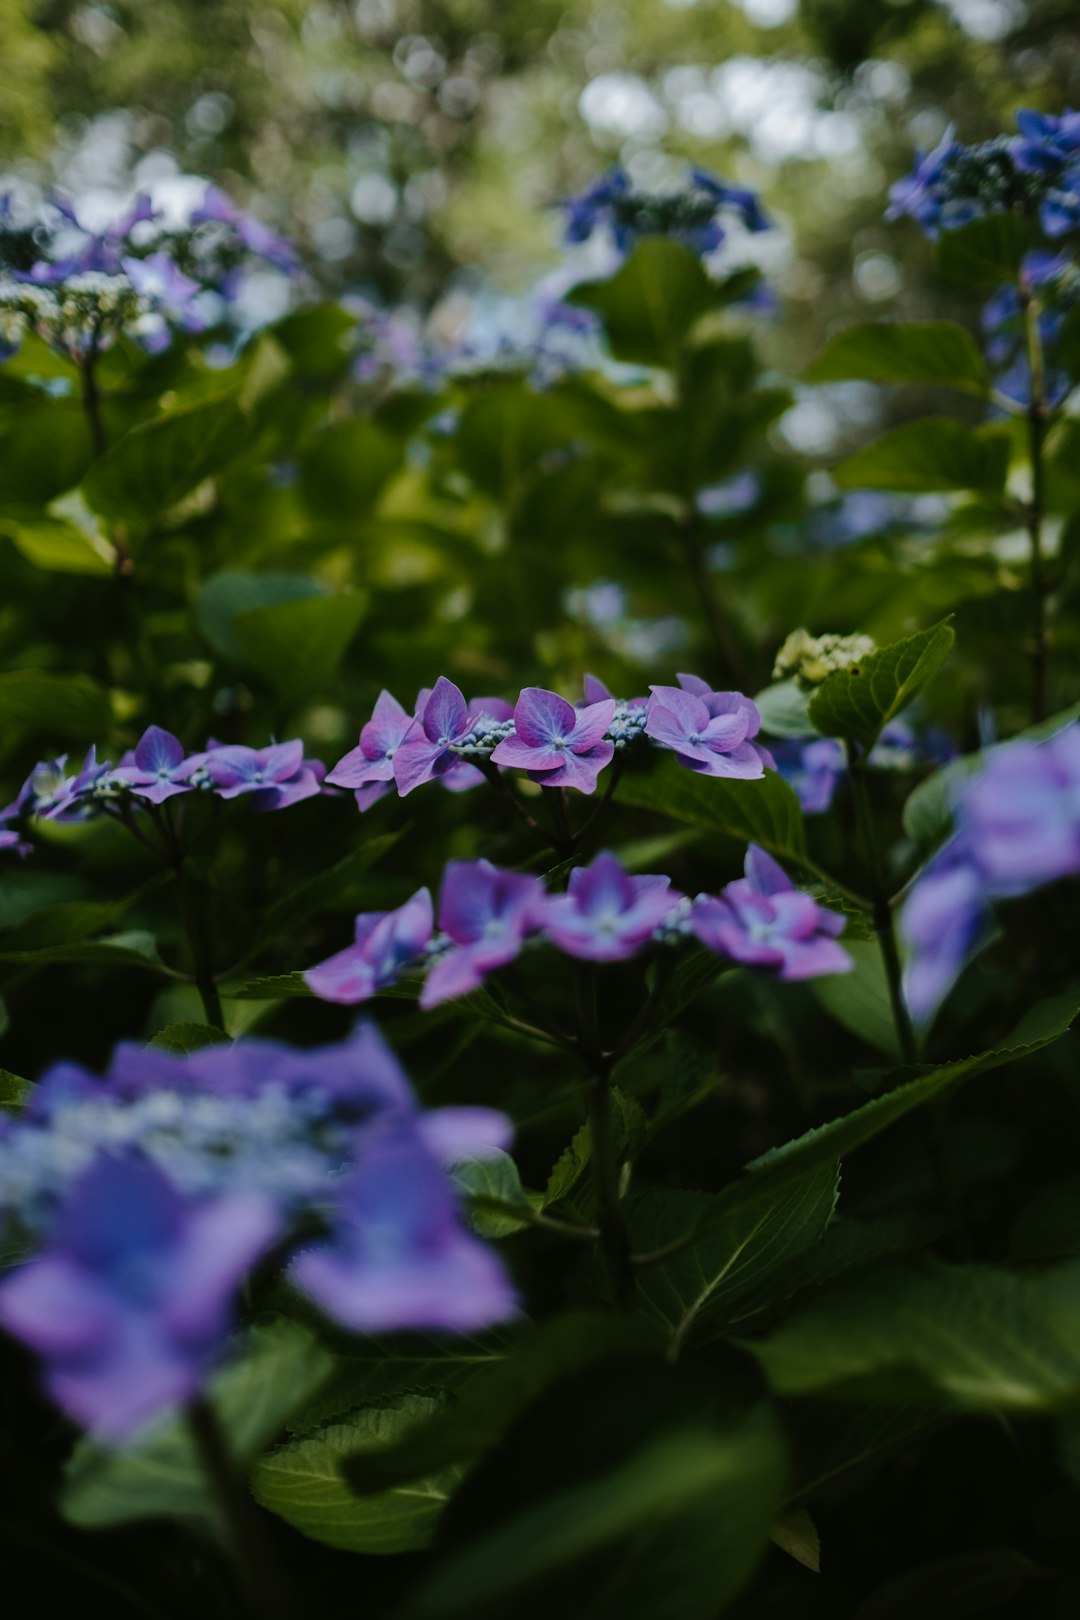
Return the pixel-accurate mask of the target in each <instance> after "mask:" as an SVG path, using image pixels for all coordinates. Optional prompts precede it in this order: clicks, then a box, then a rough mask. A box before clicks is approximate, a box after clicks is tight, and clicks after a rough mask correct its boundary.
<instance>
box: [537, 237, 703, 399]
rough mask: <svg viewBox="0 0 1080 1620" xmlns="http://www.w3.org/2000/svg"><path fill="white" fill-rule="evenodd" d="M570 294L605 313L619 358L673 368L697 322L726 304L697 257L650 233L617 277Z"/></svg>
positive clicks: (610, 339) (572, 299)
mask: <svg viewBox="0 0 1080 1620" xmlns="http://www.w3.org/2000/svg"><path fill="white" fill-rule="evenodd" d="M568 298H569V301H570V302H571V303H574V304H581V305H583V306H584V307H585V308H586V309H594V310H595V311H596V313H597V314H598V315H599V316H600V319H601V320H602V321H603V323H604V328H605V330H606V332H607V335H608V342H609V343H610V344H611V352H612V354H613V355H614V356H615V358H616V359H617V360H629V361H634V362H637V363H639V364H642V365H646V366H667V367H671V368H673V367H675V366H676V365H677V364H678V361H679V351H680V349H681V347H682V345H683V343H684V342H685V340H686V338H687V336H688V334H689V332H690V329H691V327H692V326H693V325H694V324H695V322H696V321H698V320H699V319H700V317H701V316H702V315H704V314H705V313H706V311H707V310H711V309H716V308H718V307H720V306H721V305H722V304H723V303H725V302H726V295H725V294H724V292H723V288H722V286H721V285H719V284H717V283H715V282H713V281H711V280H710V279H709V277H708V276H707V275H706V273H705V271H704V270H703V269H702V266H701V261H700V260H699V259H698V257H697V255H696V254H695V253H691V251H690V249H689V248H686V247H683V246H682V244H681V243H679V242H674V241H672V240H671V239H670V238H669V237H665V236H647V237H645V238H644V239H643V240H641V241H640V242H639V243H638V245H637V246H636V247H635V249H634V251H633V252H632V253H631V254H630V257H629V258H628V259H627V260H626V261H625V263H624V264H623V265H621V266H620V268H619V269H618V270H617V271H616V272H615V274H614V275H613V276H610V277H608V278H607V279H606V280H604V281H590V282H586V283H583V284H582V285H581V286H578V287H575V288H574V289H573V291H572V292H571V293H570V294H569V295H568Z"/></svg>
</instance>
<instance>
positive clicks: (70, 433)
mask: <svg viewBox="0 0 1080 1620" xmlns="http://www.w3.org/2000/svg"><path fill="white" fill-rule="evenodd" d="M93 455H94V452H93V447H92V445H91V442H90V432H89V428H88V427H87V424H86V419H85V417H84V415H83V410H82V404H81V402H80V401H79V400H78V399H74V398H67V399H49V400H48V401H47V402H46V401H45V400H44V396H42V395H41V394H40V393H38V402H37V404H36V405H34V404H32V403H29V402H28V403H27V404H26V405H25V406H24V408H23V409H21V410H19V411H18V413H17V414H15V415H12V416H10V417H9V418H8V419H7V421H6V422H4V423H0V511H4V512H12V513H15V514H19V515H21V514H23V513H26V514H27V515H30V514H33V517H34V519H35V520H36V519H37V517H38V516H39V514H40V511H41V508H42V507H43V506H47V505H48V503H49V502H50V501H51V500H54V499H55V497H56V496H57V495H61V494H63V492H64V491H65V490H68V489H71V487H72V486H73V485H74V484H77V483H78V482H79V479H80V478H81V477H82V476H83V474H84V473H85V471H86V469H87V467H89V465H90V463H91V461H92V460H93Z"/></svg>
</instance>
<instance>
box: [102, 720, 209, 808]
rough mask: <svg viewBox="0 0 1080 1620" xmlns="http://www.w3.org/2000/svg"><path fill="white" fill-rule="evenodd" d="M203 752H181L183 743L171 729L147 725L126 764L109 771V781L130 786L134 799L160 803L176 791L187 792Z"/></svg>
mask: <svg viewBox="0 0 1080 1620" xmlns="http://www.w3.org/2000/svg"><path fill="white" fill-rule="evenodd" d="M206 758H207V756H206V755H205V754H191V755H187V754H185V753H184V746H183V744H182V743H181V742H180V741H179V740H178V739H177V738H176V737H174V736H173V734H172V732H171V731H164V730H162V728H161V727H160V726H148V727H147V728H146V730H145V731H144V732H143V734H142V736H141V737H140V738H139V741H138V743H137V744H136V746H135V752H134V754H133V756H132V758H131V763H130V764H125V763H124V762H123V761H121V763H120V764H119V765H118V766H117V767H116V768H115V770H113V771H112V773H111V778H110V781H111V782H112V783H116V784H119V785H121V786H123V787H127V788H129V789H130V791H131V792H132V793H134V794H135V796H136V798H139V799H147V800H149V802H150V803H151V804H163V803H164V801H165V800H166V799H171V798H172V797H173V795H174V794H177V793H190V792H191V790H192V789H193V788H194V787H195V785H196V784H195V782H194V781H193V780H192V778H193V777H194V776H195V775H196V774H197V773H198V772H199V771H200V770H201V769H202V768H203V767H204V765H205V763H206Z"/></svg>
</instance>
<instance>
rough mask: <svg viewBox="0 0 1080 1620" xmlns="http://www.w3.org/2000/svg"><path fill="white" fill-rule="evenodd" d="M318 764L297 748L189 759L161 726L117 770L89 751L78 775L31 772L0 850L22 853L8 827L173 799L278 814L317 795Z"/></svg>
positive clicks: (4, 825)
mask: <svg viewBox="0 0 1080 1620" xmlns="http://www.w3.org/2000/svg"><path fill="white" fill-rule="evenodd" d="M325 774H326V771H325V766H324V765H323V764H322V761H321V760H317V759H305V758H304V745H303V743H302V742H299V741H293V742H287V743H271V745H270V746H269V747H268V748H244V747H238V746H232V745H229V744H225V743H218V742H214V741H211V742H209V743H208V744H207V746H206V747H205V748H204V749H202V750H199V751H197V752H195V753H192V754H189V753H187V752H185V749H184V746H183V744H182V743H181V742H180V741H179V740H178V739H177V738H176V737H174V736H173V735H172V733H171V732H169V731H163V730H162V728H161V727H160V726H149V727H148V728H147V729H146V731H144V732H143V735H142V736H141V738H140V739H139V741H138V743H137V744H136V746H135V748H133V749H129V750H128V752H127V753H125V754H124V755H122V757H121V759H120V762H119V764H118V765H112V764H111V763H109V761H107V760H106V761H99V760H98V757H97V749H96V748H95V747H93V746H92V747H91V748H90V749H89V751H88V752H87V754H86V757H85V759H84V760H83V762H82V764H81V766H79V768H78V769H75V768H74V767H69V765H68V757H67V755H66V754H62V755H61V756H60V757H59V758H58V759H54V760H46V761H44V762H42V763H41V764H39V765H35V766H34V769H33V770H32V771H31V772H30V775H29V776H28V777H27V779H26V781H25V782H24V783H23V785H22V787H21V788H20V789H19V792H18V794H17V796H16V798H15V799H14V801H13V802H12V803H11V804H9V805H8V806H7V807H6V808H5V809H4V810H0V850H3V849H4V848H5V847H6V848H10V849H13V850H15V851H17V852H22V851H24V849H25V846H24V845H23V844H22V842H21V839H20V837H19V834H18V833H17V832H16V831H15V830H14V827H13V825H12V824H13V823H20V822H25V821H28V820H30V818H32V817H36V818H37V819H39V820H42V821H85V820H86V819H87V818H88V817H89V816H91V815H93V814H94V813H105V814H114V815H115V814H121V813H122V812H123V811H124V810H125V808H130V807H131V803H132V801H134V803H135V805H142V806H147V805H149V806H152V807H154V808H156V807H157V806H158V805H161V804H164V802H165V801H166V800H167V799H172V798H175V797H176V796H177V795H178V794H189V793H200V792H201V793H212V794H216V795H217V797H218V798H221V799H237V798H241V797H247V796H249V795H250V797H251V803H252V806H253V808H254V809H256V810H283V809H285V808H286V807H287V806H288V805H291V804H297V803H298V802H299V801H300V800H301V799H309V798H311V797H312V796H313V795H314V794H316V793H320V792H321V791H322V785H323V778H324V776H325Z"/></svg>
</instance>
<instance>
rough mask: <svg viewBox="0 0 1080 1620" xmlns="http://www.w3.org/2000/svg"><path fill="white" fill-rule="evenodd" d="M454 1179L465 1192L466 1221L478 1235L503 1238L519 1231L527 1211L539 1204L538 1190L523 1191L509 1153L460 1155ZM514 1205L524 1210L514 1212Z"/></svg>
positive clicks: (524, 1224)
mask: <svg viewBox="0 0 1080 1620" xmlns="http://www.w3.org/2000/svg"><path fill="white" fill-rule="evenodd" d="M453 1179H454V1182H455V1185H456V1186H457V1187H458V1189H459V1190H460V1191H461V1192H462V1193H463V1194H464V1197H465V1201H466V1205H467V1207H468V1210H469V1224H470V1225H471V1226H472V1228H473V1230H474V1231H476V1232H479V1233H480V1236H481V1237H486V1238H503V1237H509V1236H510V1235H511V1234H512V1233H514V1232H520V1231H521V1229H522V1227H524V1226H528V1224H529V1212H530V1211H531V1210H533V1209H536V1208H538V1207H539V1204H540V1196H539V1194H538V1193H533V1194H529V1193H527V1192H526V1191H525V1188H524V1187H523V1186H522V1184H521V1176H520V1175H519V1173H518V1167H517V1165H516V1164H515V1163H514V1161H513V1159H512V1158H511V1157H510V1155H509V1153H499V1152H494V1153H485V1155H484V1157H483V1158H482V1159H476V1158H468V1159H459V1160H458V1161H457V1163H456V1164H455V1165H454V1167H453ZM515 1205H517V1206H519V1207H520V1208H521V1209H522V1211H523V1214H521V1215H516V1214H515V1213H514V1206H515Z"/></svg>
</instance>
